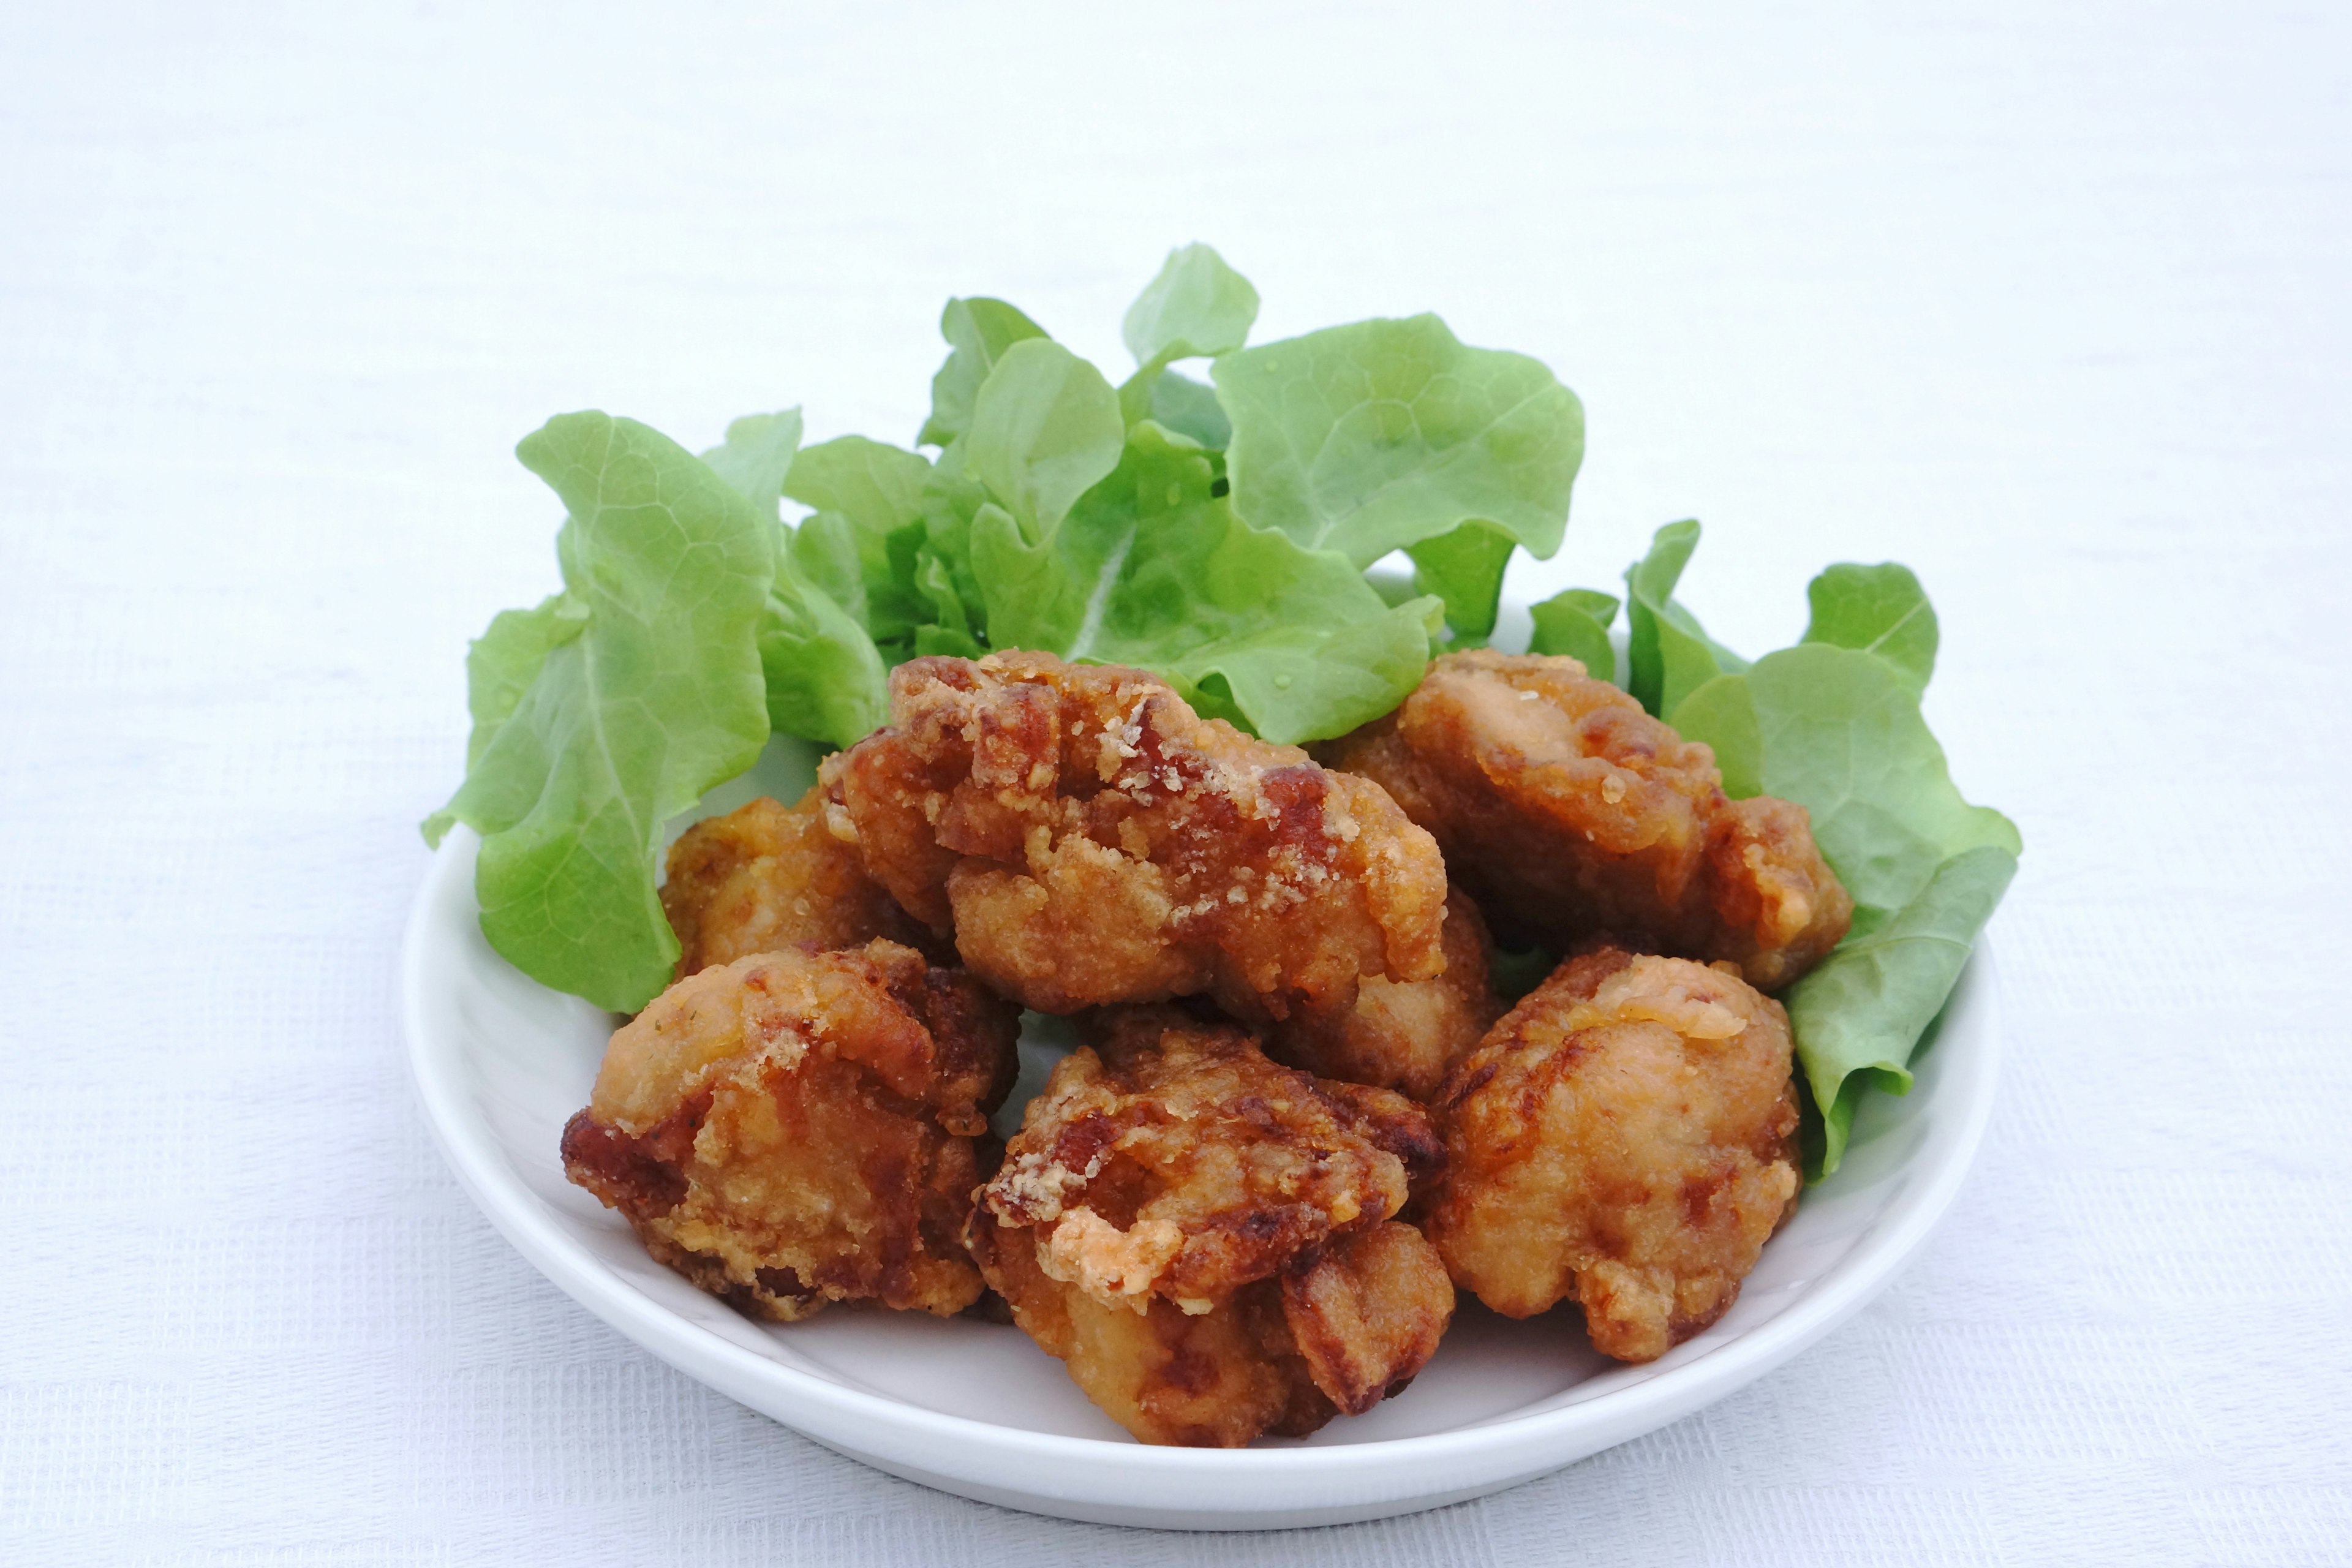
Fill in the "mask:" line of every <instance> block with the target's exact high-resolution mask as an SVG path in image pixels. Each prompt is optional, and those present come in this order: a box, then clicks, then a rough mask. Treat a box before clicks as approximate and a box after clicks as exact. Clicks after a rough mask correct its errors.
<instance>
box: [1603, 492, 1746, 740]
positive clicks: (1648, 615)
mask: <svg viewBox="0 0 2352 1568" xmlns="http://www.w3.org/2000/svg"><path fill="white" fill-rule="evenodd" d="M1698 534H1699V528H1698V521H1697V520H1696V519H1695V518H1685V520H1684V521H1681V522H1670V523H1668V524H1666V525H1665V527H1664V528H1662V529H1660V530H1658V531H1657V532H1656V533H1655V534H1654V535H1653V536H1652V538H1651V540H1650V552H1649V553H1648V554H1647V555H1644V556H1643V557H1642V559H1641V560H1639V561H1636V562H1635V563H1633V565H1631V566H1628V567H1627V568H1625V623H1626V640H1625V664H1626V671H1625V689H1626V690H1628V691H1630V692H1632V693H1633V698H1634V700H1636V701H1638V702H1640V703H1641V705H1642V706H1643V707H1644V708H1646V709H1648V710H1650V711H1651V712H1653V713H1654V714H1656V715H1658V717H1660V718H1662V719H1663V718H1664V717H1665V716H1666V715H1667V714H1669V713H1672V712H1673V711H1675V709H1676V708H1678V707H1679V706H1680V705H1681V703H1682V700H1683V699H1684V698H1685V697H1687V696H1689V695H1690V694H1691V693H1692V692H1693V691H1695V690H1696V689H1698V688H1699V687H1701V686H1703V685H1705V684H1706V682H1707V681H1709V680H1712V679H1714V678H1715V677H1717V676H1718V675H1721V674H1723V673H1724V672H1726V671H1738V670H1742V669H1745V668H1748V661H1747V660H1746V659H1744V658H1740V657H1739V656H1738V654H1736V653H1734V652H1732V651H1731V650H1730V649H1729V648H1727V647H1724V646H1723V645H1722V644H1721V643H1719V642H1717V641H1716V640H1715V639H1714V638H1713V637H1708V636H1707V635H1706V629H1705V628H1704V627H1702V626H1700V625H1699V624H1698V617H1697V616H1694V615H1692V614H1691V613H1690V612H1689V611H1688V610H1686V609H1685V608H1684V607H1683V606H1682V605H1680V604H1678V603H1677V602H1676V601H1675V584H1676V583H1678V582H1680V581H1681V580H1682V574H1683V567H1684V566H1685V564H1686V563H1688V562H1689V560H1690V557H1691V552H1692V551H1694V550H1696V549H1697V548H1698Z"/></svg>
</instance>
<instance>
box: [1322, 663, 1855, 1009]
mask: <svg viewBox="0 0 2352 1568" xmlns="http://www.w3.org/2000/svg"><path fill="white" fill-rule="evenodd" d="M1321 755H1322V756H1323V759H1324V760H1325V761H1326V762H1328V763H1330V764H1331V765H1332V766H1333V767H1338V768H1344V769H1347V770H1348V771H1349V772H1350V773H1362V774H1364V775H1365V776H1367V777H1369V778H1372V779H1376V780H1378V781H1379V782H1380V784H1381V785H1382V786H1383V787H1384V788H1385V789H1387V791H1388V792H1389V794H1390V795H1391V796H1393V797H1394V798H1395V800H1396V803H1397V804H1398V805H1401V806H1402V807H1403V808H1404V811H1405V814H1406V815H1407V816H1411V817H1412V819H1413V820H1414V821H1415V822H1417V823H1419V824H1421V826H1423V827H1426V828H1428V829H1429V830H1430V832H1432V833H1433V834H1434V835H1436V837H1437V842H1438V844H1439V846H1440V847H1442V848H1443V849H1444V852H1445V864H1446V867H1447V868H1448V869H1449V870H1450V871H1451V872H1452V873H1453V875H1454V879H1456V880H1457V881H1459V882H1461V883H1463V884H1464V885H1465V886H1466V887H1468V888H1469V889H1470V890H1471V891H1472V892H1473V893H1474V894H1475V896H1476V897H1477V899H1478V901H1479V904H1480V906H1481V907H1482V908H1483V909H1484V910H1486V916H1487V918H1488V919H1489V920H1491V921H1494V922H1495V924H1496V927H1497V928H1498V929H1501V930H1503V931H1507V932H1508V933H1510V934H1511V935H1513V936H1515V937H1526V938H1531V939H1533V940H1536V941H1538V942H1545V943H1547V944H1549V945H1550V946H1551V947H1553V948H1555V949H1567V948H1570V947H1573V946H1574V945H1575V944H1576V943H1577V942H1579V941H1580V940H1582V939H1585V938H1588V937H1591V936H1593V935H1595V934H1600V933H1607V934H1611V935H1612V936H1614V937H1615V938H1616V939H1618V940H1620V941H1624V942H1631V943H1632V944H1633V945H1634V946H1637V947H1642V948H1648V949H1655V950H1658V951H1661V952H1672V953H1677V954H1680V955H1682V956H1684V957H1687V958H1696V959H1704V960H1717V959H1729V960H1730V961H1732V962H1733V963H1737V964H1738V965H1739V967H1740V972H1741V973H1742V974H1743V975H1744V976H1746V978H1747V979H1748V983H1749V984H1753V985H1758V986H1760V987H1762V988H1764V989H1766V990H1778V989H1780V987H1781V986H1783V985H1786V984H1789V983H1790V982H1791V981H1793V980H1795V979H1796V978H1797V977H1798V976H1800V975H1801V974H1803V973H1805V972H1806V971H1807V970H1809V969H1811V968H1812V966H1813V965H1814V964H1816V963H1820V962H1821V961H1822V959H1823V958H1824V957H1826V956H1827V955H1828V953H1829V951H1830V949H1832V947H1835V946H1836V945H1837V943H1838V940H1839V939H1840V938H1841V937H1843V936H1844V935H1845V931H1846V926H1847V924H1848V923H1849V921H1851V920H1852V919H1853V899H1852V898H1851V897H1849V896H1848V895H1847V893H1846V890H1845V888H1844V886H1843V884H1842V883H1841V882H1839V880H1838V879H1837V877H1836V875H1835V873H1833V872H1832V871H1831V869H1830V868H1829V867H1828V865H1827V864H1826V863H1825V862H1823V860H1822V856H1821V851H1820V849H1819V848H1817V847H1815V846H1814V843H1813V836H1812V826H1811V817H1810V816H1808V815H1807V814H1806V812H1805V808H1804V807H1802V806H1801V805H1792V804H1790V802H1788V801H1785V800H1778V799H1775V798H1773V797H1772V796H1770V795H1757V796H1755V797H1753V798H1751V799H1748V800H1732V799H1729V798H1728V797H1727V796H1726V795H1724V793H1723V775H1722V773H1720V772H1719V771H1717V768H1716V765H1715V752H1713V751H1712V750H1710V749H1709V748H1708V747H1706V746H1705V745H1702V744H1700V743H1699V742H1695V741H1685V740H1684V739H1683V738H1682V737H1681V736H1679V735H1677V734H1675V731H1674V730H1673V729H1672V728H1671V727H1669V726H1668V725H1665V724H1664V723H1661V722H1660V721H1657V720H1655V719H1653V718H1651V717H1650V716H1649V715H1648V714H1647V713H1644V712H1643V710H1642V707H1641V704H1639V703H1638V702H1635V701H1634V700H1633V699H1632V698H1631V697H1628V696H1627V695H1626V694H1625V693H1624V692H1622V691H1620V690H1619V689H1617V688H1616V687H1614V686H1612V685H1610V684H1609V683H1608V682H1607V681H1605V680H1599V679H1594V678H1593V677H1591V676H1590V675H1587V674H1586V673H1585V670H1584V666H1582V665H1581V664H1579V663H1578V662H1577V661H1576V660H1574V659H1572V658H1538V657H1536V656H1534V655H1514V654H1500V653H1494V652H1491V651H1487V650H1484V649H1481V650H1478V651H1475V652H1470V653H1455V654H1448V655H1446V656H1445V657H1444V658H1440V659H1439V660H1437V662H1436V663H1435V664H1433V665H1432V666H1431V667H1430V671H1429V674H1428V675H1427V676H1426V677H1425V678H1424V679H1423V680H1422V683H1421V685H1420V686H1419V687H1418V688H1416V689H1414V691H1413V693H1412V696H1410V697H1408V698H1406V699H1405V700H1404V703H1403V705H1402V707H1400V708H1399V709H1398V710H1396V711H1395V712H1394V713H1391V714H1390V715H1389V716H1388V717H1387V718H1385V719H1381V720H1377V721H1374V722H1372V723H1370V724H1368V725H1366V726H1365V727H1364V728H1362V729H1360V730H1359V731H1356V732H1355V733H1354V734H1352V735H1348V736H1344V737H1342V738H1341V739H1340V740H1339V741H1336V742H1331V743H1330V744H1329V745H1328V746H1327V747H1324V748H1322V749H1321Z"/></svg>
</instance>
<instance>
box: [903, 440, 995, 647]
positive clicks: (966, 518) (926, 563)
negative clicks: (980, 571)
mask: <svg viewBox="0 0 2352 1568" xmlns="http://www.w3.org/2000/svg"><path fill="white" fill-rule="evenodd" d="M988 504H989V500H988V492H987V491H986V490H984V489H982V488H981V487H980V486H979V485H978V484H976V483H974V482H973V481H972V480H971V479H967V478H965V477H964V472H963V449H962V447H961V443H959V444H958V445H956V446H952V447H949V448H948V449H947V450H946V451H944V452H941V453H940V460H939V463H938V464H937V466H936V467H934V468H933V469H932V470H931V477H930V479H929V480H928V481H926V482H925V484H924V486H923V536H922V539H921V540H920V541H919V545H918V548H917V550H916V552H915V556H914V564H913V566H912V567H911V568H910V571H909V576H908V582H909V583H911V584H913V585H914V590H915V592H916V593H917V594H918V595H920V596H921V598H922V600H923V603H924V604H925V605H926V606H927V609H926V611H925V615H926V623H925V628H924V629H919V630H918V632H917V634H916V651H917V652H919V653H924V654H935V653H949V652H953V653H955V654H957V656H958V657H960V658H979V657H980V653H981V652H985V651H986V650H985V648H983V647H982V645H981V643H980V642H979V640H978V638H979V637H980V629H981V628H982V627H983V626H986V625H987V624H988V602H987V601H986V600H985V599H984V598H982V596H981V592H980V579H979V577H978V576H977V575H975V574H973V572H972V569H971V522H972V519H973V518H975V517H977V516H979V515H980V510H981V509H982V507H984V506H986V505H988ZM965 647H971V648H973V649H977V650H979V651H978V652H971V653H966V652H964V651H963V649H964V648H965Z"/></svg>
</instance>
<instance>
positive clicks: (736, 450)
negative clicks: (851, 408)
mask: <svg viewBox="0 0 2352 1568" xmlns="http://www.w3.org/2000/svg"><path fill="white" fill-rule="evenodd" d="M800 445H801V411H800V410H799V409H797V408H787V409H785V410H784V411H783V412H782V414H747V415H745V416H743V417H742V418H740V419H738V420H736V421H735V422H734V423H733V424H731V425H730V426H727V439H726V440H725V441H723V442H721V443H720V444H719V445H718V446H716V447H711V448H710V450H709V451H708V452H705V453H703V454H702V460H703V462H705V463H706V464H708V465H709V468H710V471H711V472H712V473H714V474H717V475H718V476H719V478H720V479H724V480H726V481H727V482H728V483H729V484H730V485H731V486H733V487H734V489H735V491H736V493H737V494H739V495H740V496H742V497H743V499H744V500H748V501H750V502H751V504H752V505H753V506H755V507H758V508H759V509H760V515H761V517H774V516H776V515H777V513H778V506H777V501H776V498H777V497H778V496H779V495H781V494H782V493H783V489H784V476H785V475H786V474H788V473H790V472H791V471H792V467H793V457H794V455H795V454H797V453H798V452H799V450H800Z"/></svg>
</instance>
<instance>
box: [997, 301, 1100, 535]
mask: <svg viewBox="0 0 2352 1568" xmlns="http://www.w3.org/2000/svg"><path fill="white" fill-rule="evenodd" d="M1126 440H1127V421H1126V419H1125V418H1123V417H1122V416H1120V413H1119V406H1118V393H1116V392H1113V391H1112V390H1111V386H1110V383H1108V382H1107V381H1105V380H1104V379H1103V377H1102V373H1101V372H1100V371H1098V370H1097V369H1096V368H1095V367H1094V366H1092V365H1090V364H1088V363H1087V362H1086V361H1084V360H1082V359H1080V358H1079V357H1078V356H1077V355H1076V354H1074V353H1071V352H1070V351H1069V350H1067V349H1066V348H1064V347H1063V346H1062V345H1061V344H1059V343H1057V342H1054V341H1053V340H1052V339H1051V338H1030V339H1027V340H1025V341H1024V342H1017V343H1014V344H1013V346H1012V347H1011V348H1008V349H1006V350H1005V351H1004V353H1003V356H1002V357H1001V358H999V359H998V360H997V362H996V368H995V369H993V370H992V371H990V372H989V373H988V379H987V380H986V381H985V382H982V384H981V388H980V395H979V396H978V397H976V398H975V399H973V402H972V413H971V431H970V433H969V434H967V435H966V436H965V437H964V438H963V441H962V443H961V446H962V455H963V465H964V472H965V473H966V474H967V475H969V476H970V477H971V478H972V479H976V480H978V481H979V482H980V483H981V484H982V485H983V486H985V487H986V488H987V489H988V491H989V493H990V494H991V495H992V497H994V498H995V500H996V501H997V502H998V504H999V505H1001V506H1003V508H1004V509H1005V510H1007V511H1009V512H1011V513H1012V514H1013V516H1014V517H1015V518H1017V519H1019V520H1020V521H1021V525H1022V527H1023V529H1024V531H1026V532H1027V533H1028V535H1029V537H1031V538H1032V539H1043V538H1044V537H1045V536H1046V535H1047V534H1049V533H1051V532H1053V531H1054V529H1055V526H1056V525H1057V524H1059V523H1060V522H1061V521H1062V518H1063V515H1064V514H1065V513H1066V512H1067V511H1068V510H1070V506H1071V504H1072V503H1073V502H1075V501H1076V500H1077V499H1078V498H1079V497H1080V496H1082V495H1084V494H1086V492H1087V491H1088V490H1090V489H1093V488H1094V487H1095V486H1096V484H1097V483H1098V482H1099V481H1100V480H1101V479H1102V478H1103V477H1104V476H1105V475H1106V474H1108V473H1109V472H1110V471H1111V469H1112V468H1116V467H1118V454H1119V449H1120V447H1123V446H1124V445H1125V444H1126Z"/></svg>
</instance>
